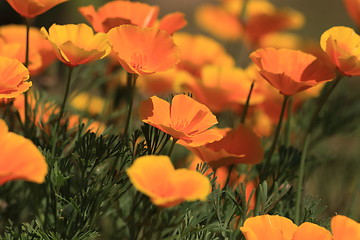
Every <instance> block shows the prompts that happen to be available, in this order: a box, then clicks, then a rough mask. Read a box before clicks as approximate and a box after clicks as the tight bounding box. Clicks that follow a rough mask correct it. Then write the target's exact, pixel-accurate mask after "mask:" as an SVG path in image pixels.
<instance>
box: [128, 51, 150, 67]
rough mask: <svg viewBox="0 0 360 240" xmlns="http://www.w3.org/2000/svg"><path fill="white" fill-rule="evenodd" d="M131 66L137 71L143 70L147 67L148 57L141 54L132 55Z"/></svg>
mask: <svg viewBox="0 0 360 240" xmlns="http://www.w3.org/2000/svg"><path fill="white" fill-rule="evenodd" d="M130 64H131V66H132V67H133V68H135V69H143V68H144V67H145V65H146V56H145V55H144V54H142V53H140V52H134V53H133V54H132V55H131V58H130Z"/></svg>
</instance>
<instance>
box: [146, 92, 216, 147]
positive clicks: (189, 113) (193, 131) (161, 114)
mask: <svg viewBox="0 0 360 240" xmlns="http://www.w3.org/2000/svg"><path fill="white" fill-rule="evenodd" d="M140 118H141V120H142V121H143V122H145V123H148V124H150V125H152V126H154V127H156V128H158V129H160V130H161V131H163V132H166V133H167V134H169V135H171V136H172V137H173V138H174V139H180V140H183V141H184V142H186V143H187V144H188V145H189V146H200V145H203V144H205V143H209V142H213V141H217V140H219V139H221V138H222V135H221V134H220V133H219V132H218V131H216V130H214V129H209V128H210V127H212V126H214V125H215V124H217V120H216V117H215V116H214V114H212V113H211V111H210V110H209V108H207V107H206V106H205V105H203V104H201V103H199V102H197V101H195V100H194V99H192V98H191V97H188V96H186V95H184V94H179V95H176V96H174V97H173V99H172V101H171V104H170V103H168V102H167V101H165V100H162V99H160V98H158V97H156V96H153V97H151V98H150V99H148V100H146V101H144V102H142V103H141V105H140Z"/></svg>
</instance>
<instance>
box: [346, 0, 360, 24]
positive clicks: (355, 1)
mask: <svg viewBox="0 0 360 240" xmlns="http://www.w3.org/2000/svg"><path fill="white" fill-rule="evenodd" d="M343 2H344V4H345V7H346V10H347V12H348V13H349V15H350V17H351V19H352V20H353V21H354V22H355V24H356V25H357V26H360V1H359V0H343Z"/></svg>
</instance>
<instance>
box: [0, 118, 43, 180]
mask: <svg viewBox="0 0 360 240" xmlns="http://www.w3.org/2000/svg"><path fill="white" fill-rule="evenodd" d="M0 152H1V154H0V185H1V184H4V183H5V182H8V181H11V180H16V179H23V180H26V181H31V182H35V183H42V182H44V180H45V176H46V174H47V164H46V161H45V157H44V156H43V155H42V153H41V152H40V151H39V149H38V148H37V147H36V146H35V145H34V144H33V143H32V142H31V141H30V140H29V139H26V138H24V137H23V136H20V135H18V134H15V133H12V132H9V131H8V127H7V125H6V123H5V122H4V120H2V119H0Z"/></svg>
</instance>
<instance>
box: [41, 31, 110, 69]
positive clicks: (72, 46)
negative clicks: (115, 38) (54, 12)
mask: <svg viewBox="0 0 360 240" xmlns="http://www.w3.org/2000/svg"><path fill="white" fill-rule="evenodd" d="M40 31H41V32H42V34H43V35H44V37H45V38H46V39H47V40H49V41H50V43H51V45H52V46H53V49H54V51H55V54H56V56H57V58H58V59H59V60H60V61H62V62H63V63H65V64H66V65H68V66H70V67H75V66H78V65H80V64H85V63H88V62H91V61H96V60H99V59H102V58H104V57H106V56H107V55H108V54H109V53H110V46H109V44H108V43H107V41H106V35H105V34H104V33H97V34H94V32H93V30H92V28H91V27H89V26H88V25H86V24H76V25H75V24H67V25H57V24H53V25H52V26H51V27H50V28H49V32H47V31H46V29H45V28H44V27H43V28H41V30H40Z"/></svg>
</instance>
